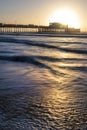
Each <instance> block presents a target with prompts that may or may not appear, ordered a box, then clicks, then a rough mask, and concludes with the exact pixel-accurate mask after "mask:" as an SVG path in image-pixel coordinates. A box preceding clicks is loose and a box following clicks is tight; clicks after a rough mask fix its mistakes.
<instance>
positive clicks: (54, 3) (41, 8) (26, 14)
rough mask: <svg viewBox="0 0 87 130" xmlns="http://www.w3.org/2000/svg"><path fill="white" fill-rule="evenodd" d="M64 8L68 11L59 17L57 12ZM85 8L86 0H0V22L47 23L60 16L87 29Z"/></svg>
mask: <svg viewBox="0 0 87 130" xmlns="http://www.w3.org/2000/svg"><path fill="white" fill-rule="evenodd" d="M65 8H66V9H68V11H67V12H69V13H67V14H66V12H65V15H64V18H63V16H62V18H60V17H59V15H57V14H59V11H60V10H63V9H65ZM86 10H87V0H0V22H4V23H18V24H19V23H20V24H39V25H48V23H49V22H51V21H52V19H54V21H55V22H57V19H59V18H60V19H62V20H63V21H65V23H66V21H68V23H69V24H70V23H72V24H73V23H74V24H75V23H77V24H79V25H80V28H81V30H82V31H87V14H86V12H87V11H86ZM72 12H73V13H72ZM70 13H71V14H70ZM55 14H56V15H55ZM61 14H62V13H61ZM72 14H74V15H72ZM65 19H66V20H65ZM77 21H78V22H77Z"/></svg>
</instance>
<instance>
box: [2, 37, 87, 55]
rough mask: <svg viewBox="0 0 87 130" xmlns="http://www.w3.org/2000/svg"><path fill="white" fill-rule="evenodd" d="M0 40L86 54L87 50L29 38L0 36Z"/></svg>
mask: <svg viewBox="0 0 87 130" xmlns="http://www.w3.org/2000/svg"><path fill="white" fill-rule="evenodd" d="M0 42H10V43H20V44H26V45H28V46H37V47H42V48H48V49H56V50H59V51H65V52H69V53H77V54H87V50H82V49H72V48H64V47H60V46H58V45H57V46H55V45H50V44H45V43H41V42H40V43H39V42H35V41H31V40H20V39H15V38H7V37H0ZM63 43H64V42H63ZM65 43H66V42H65ZM60 44H61V43H60Z"/></svg>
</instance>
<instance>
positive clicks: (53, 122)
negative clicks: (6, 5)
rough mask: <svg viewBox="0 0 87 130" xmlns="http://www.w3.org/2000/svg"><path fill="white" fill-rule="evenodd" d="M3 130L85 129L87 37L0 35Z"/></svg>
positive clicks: (1, 119)
mask: <svg viewBox="0 0 87 130" xmlns="http://www.w3.org/2000/svg"><path fill="white" fill-rule="evenodd" d="M0 130H87V35H78V36H77V35H76V36H75V35H67V36H66V35H65V36H64V35H63V36H61V35H58V36H57V35H55V34H53V35H52V34H49V35H48V34H28V33H19V34H18V33H17V34H16V33H15V34H1V35H0Z"/></svg>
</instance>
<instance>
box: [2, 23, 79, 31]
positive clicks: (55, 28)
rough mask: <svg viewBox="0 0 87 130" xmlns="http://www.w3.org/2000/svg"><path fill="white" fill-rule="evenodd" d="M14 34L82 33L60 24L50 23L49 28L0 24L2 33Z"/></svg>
mask: <svg viewBox="0 0 87 130" xmlns="http://www.w3.org/2000/svg"><path fill="white" fill-rule="evenodd" d="M12 32H14V33H17V32H19V33H20V32H21V33H22V32H47V33H50V32H80V29H75V28H68V25H63V24H60V23H50V24H49V26H38V25H33V24H29V25H20V24H3V23H0V33H12Z"/></svg>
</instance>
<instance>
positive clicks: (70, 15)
mask: <svg viewBox="0 0 87 130" xmlns="http://www.w3.org/2000/svg"><path fill="white" fill-rule="evenodd" d="M49 20H50V22H59V23H62V24H67V25H68V26H69V27H74V28H80V23H79V19H78V16H77V15H76V13H75V12H73V11H72V10H70V9H67V8H64V9H60V10H59V11H56V12H55V13H54V14H53V16H52V17H51V18H50V19H49Z"/></svg>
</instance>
